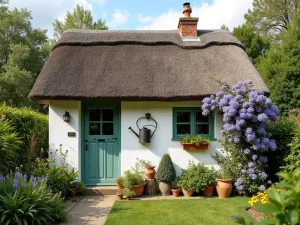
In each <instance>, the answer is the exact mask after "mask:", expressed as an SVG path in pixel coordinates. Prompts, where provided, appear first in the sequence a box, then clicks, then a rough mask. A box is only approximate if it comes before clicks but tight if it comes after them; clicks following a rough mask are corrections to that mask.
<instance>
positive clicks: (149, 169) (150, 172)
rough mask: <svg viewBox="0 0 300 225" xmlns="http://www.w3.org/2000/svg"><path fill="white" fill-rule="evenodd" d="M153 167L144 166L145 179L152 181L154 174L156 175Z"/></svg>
mask: <svg viewBox="0 0 300 225" xmlns="http://www.w3.org/2000/svg"><path fill="white" fill-rule="evenodd" d="M154 168H155V166H152V165H149V166H146V169H145V176H146V178H147V179H153V178H154V176H155V174H156V171H155V169H154Z"/></svg>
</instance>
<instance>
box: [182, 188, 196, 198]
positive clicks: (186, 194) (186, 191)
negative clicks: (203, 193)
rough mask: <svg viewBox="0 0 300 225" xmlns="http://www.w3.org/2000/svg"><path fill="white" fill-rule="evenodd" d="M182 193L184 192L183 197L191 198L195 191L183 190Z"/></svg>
mask: <svg viewBox="0 0 300 225" xmlns="http://www.w3.org/2000/svg"><path fill="white" fill-rule="evenodd" d="M182 192H183V195H184V196H185V197H191V196H192V195H193V193H194V192H193V190H190V189H184V188H183V189H182Z"/></svg>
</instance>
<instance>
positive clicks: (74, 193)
mask: <svg viewBox="0 0 300 225" xmlns="http://www.w3.org/2000/svg"><path fill="white" fill-rule="evenodd" d="M71 194H72V197H75V196H76V194H77V188H71Z"/></svg>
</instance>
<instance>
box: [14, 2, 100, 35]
mask: <svg viewBox="0 0 300 225" xmlns="http://www.w3.org/2000/svg"><path fill="white" fill-rule="evenodd" d="M94 1H96V0H94ZM97 1H102V0H97ZM77 4H79V5H81V6H83V7H84V8H85V9H89V10H92V9H93V8H92V5H91V4H90V3H89V2H88V0H50V1H49V0H48V1H47V0H26V1H25V0H10V1H9V5H10V7H13V8H15V7H16V8H27V9H29V10H30V11H31V16H32V18H33V20H32V25H33V27H37V28H41V29H47V30H48V33H47V34H48V36H49V37H52V35H53V26H52V23H53V21H54V20H55V19H57V18H58V19H59V20H63V19H64V16H65V15H66V13H67V11H72V10H73V8H75V6H76V5H77Z"/></svg>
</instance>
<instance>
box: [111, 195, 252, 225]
mask: <svg viewBox="0 0 300 225" xmlns="http://www.w3.org/2000/svg"><path fill="white" fill-rule="evenodd" d="M248 200H249V198H244V197H234V198H228V199H217V198H215V199H211V198H210V199H193V200H184V199H178V200H149V201H147V200H145V201H139V200H132V201H127V200H123V201H116V202H115V204H114V206H113V208H112V210H111V212H110V214H109V216H108V219H107V221H106V223H105V225H116V224H118V225H123V224H124V225H171V224H172V225H177V224H178V225H179V224H180V225H189V224H191V225H230V224H235V223H234V222H232V220H231V216H232V215H236V214H240V215H245V216H247V218H249V216H248V215H247V212H246V211H245V208H246V207H247V206H249V205H248V204H247V202H248Z"/></svg>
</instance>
